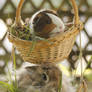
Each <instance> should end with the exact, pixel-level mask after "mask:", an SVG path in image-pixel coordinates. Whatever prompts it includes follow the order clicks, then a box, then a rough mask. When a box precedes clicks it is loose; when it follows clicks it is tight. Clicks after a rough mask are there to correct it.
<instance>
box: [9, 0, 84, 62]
mask: <svg viewBox="0 0 92 92" xmlns="http://www.w3.org/2000/svg"><path fill="white" fill-rule="evenodd" d="M71 1H72V5H73V7H74V11H75V24H74V25H72V27H71V28H69V29H68V30H67V31H66V32H64V33H61V34H58V35H56V36H55V37H52V38H49V39H48V41H49V42H47V41H37V42H36V44H35V48H34V49H33V50H32V51H30V49H31V47H32V41H27V40H21V39H19V38H17V37H15V36H13V35H12V34H11V33H8V39H9V41H10V42H12V43H13V45H14V46H15V47H16V48H17V50H18V51H19V52H20V55H21V56H22V58H23V60H24V61H28V62H31V63H35V64H36V63H42V62H56V63H57V62H59V61H62V60H63V59H65V58H67V57H68V55H69V54H70V52H71V50H72V47H73V45H74V42H75V38H76V36H77V34H78V33H79V32H80V30H82V28H83V25H82V22H80V21H79V17H78V10H77V6H76V4H75V2H74V0H71Z"/></svg>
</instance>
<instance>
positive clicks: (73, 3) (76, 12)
mask: <svg viewBox="0 0 92 92" xmlns="http://www.w3.org/2000/svg"><path fill="white" fill-rule="evenodd" d="M71 2H72V6H73V9H74V15H75V21H74V24H78V23H79V14H78V7H77V5H76V2H75V0H71Z"/></svg>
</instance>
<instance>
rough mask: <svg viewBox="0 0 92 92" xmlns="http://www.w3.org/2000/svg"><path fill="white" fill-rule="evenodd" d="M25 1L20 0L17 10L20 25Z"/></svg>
mask: <svg viewBox="0 0 92 92" xmlns="http://www.w3.org/2000/svg"><path fill="white" fill-rule="evenodd" d="M23 3H24V0H20V3H19V5H18V8H17V10H16V24H17V25H19V24H21V23H20V21H21V16H20V15H21V8H22V5H23Z"/></svg>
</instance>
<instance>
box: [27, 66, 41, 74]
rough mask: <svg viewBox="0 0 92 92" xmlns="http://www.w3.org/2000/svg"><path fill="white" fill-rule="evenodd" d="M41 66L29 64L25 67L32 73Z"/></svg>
mask: <svg viewBox="0 0 92 92" xmlns="http://www.w3.org/2000/svg"><path fill="white" fill-rule="evenodd" d="M38 67H39V66H28V67H25V69H26V70H27V71H28V72H30V73H33V72H35V71H36V70H37V69H38Z"/></svg>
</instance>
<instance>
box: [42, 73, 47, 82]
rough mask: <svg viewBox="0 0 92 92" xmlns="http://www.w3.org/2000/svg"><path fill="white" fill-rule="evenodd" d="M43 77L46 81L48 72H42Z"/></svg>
mask: <svg viewBox="0 0 92 92" xmlns="http://www.w3.org/2000/svg"><path fill="white" fill-rule="evenodd" d="M42 79H43V80H45V81H47V74H45V73H43V74H42Z"/></svg>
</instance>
